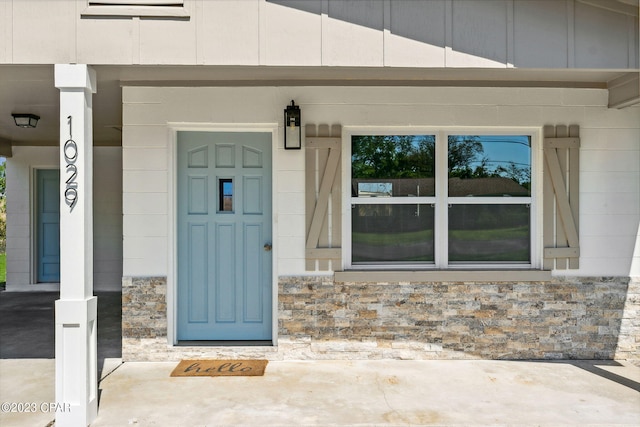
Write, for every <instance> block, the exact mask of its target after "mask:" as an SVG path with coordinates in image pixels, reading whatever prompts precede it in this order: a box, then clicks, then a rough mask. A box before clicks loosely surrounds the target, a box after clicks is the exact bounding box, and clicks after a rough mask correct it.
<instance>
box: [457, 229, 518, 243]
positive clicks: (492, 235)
mask: <svg viewBox="0 0 640 427" xmlns="http://www.w3.org/2000/svg"><path fill="white" fill-rule="evenodd" d="M449 238H450V239H452V240H487V241H489V240H504V239H528V238H529V227H528V226H522V227H512V228H497V229H493V230H449Z"/></svg>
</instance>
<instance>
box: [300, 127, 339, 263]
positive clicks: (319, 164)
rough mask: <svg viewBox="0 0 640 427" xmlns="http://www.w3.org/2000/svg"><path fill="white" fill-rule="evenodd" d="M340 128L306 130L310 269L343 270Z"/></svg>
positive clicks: (306, 185)
mask: <svg viewBox="0 0 640 427" xmlns="http://www.w3.org/2000/svg"><path fill="white" fill-rule="evenodd" d="M341 135H342V127H341V126H340V125H333V126H329V125H318V126H316V125H313V124H308V125H306V127H305V213H306V227H307V228H306V230H307V234H306V239H307V240H306V248H305V258H306V264H305V267H306V270H307V271H316V270H319V271H328V270H333V271H339V270H342V250H341V242H342V220H341V215H342V194H341V181H342V179H341V175H342V174H341V171H340V157H341V150H342V136H341Z"/></svg>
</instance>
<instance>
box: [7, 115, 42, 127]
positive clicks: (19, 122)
mask: <svg viewBox="0 0 640 427" xmlns="http://www.w3.org/2000/svg"><path fill="white" fill-rule="evenodd" d="M11 115H12V116H13V121H14V122H16V126H19V127H21V128H35V127H36V126H37V125H38V120H40V116H36V115H35V114H20V113H13V114H11Z"/></svg>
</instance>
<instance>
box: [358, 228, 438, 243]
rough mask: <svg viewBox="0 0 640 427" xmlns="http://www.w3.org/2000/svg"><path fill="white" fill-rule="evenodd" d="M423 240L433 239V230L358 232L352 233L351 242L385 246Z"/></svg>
mask: <svg viewBox="0 0 640 427" xmlns="http://www.w3.org/2000/svg"><path fill="white" fill-rule="evenodd" d="M424 241H433V230H421V231H413V232H409V233H394V234H384V233H358V232H354V233H353V234H352V242H353V243H362V244H367V245H375V246H385V245H388V244H389V243H393V244H397V245H409V244H412V243H420V242H424Z"/></svg>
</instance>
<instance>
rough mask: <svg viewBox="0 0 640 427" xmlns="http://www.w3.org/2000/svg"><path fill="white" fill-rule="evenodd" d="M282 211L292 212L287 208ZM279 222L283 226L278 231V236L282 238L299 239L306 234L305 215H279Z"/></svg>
mask: <svg viewBox="0 0 640 427" xmlns="http://www.w3.org/2000/svg"><path fill="white" fill-rule="evenodd" d="M282 210H283V211H285V212H290V209H287V208H286V207H284V208H283V209H282ZM278 222H279V223H280V224H283V226H282V227H280V228H279V231H278V235H279V236H280V237H298V236H300V235H302V234H304V230H305V217H304V215H295V214H280V215H278Z"/></svg>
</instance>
